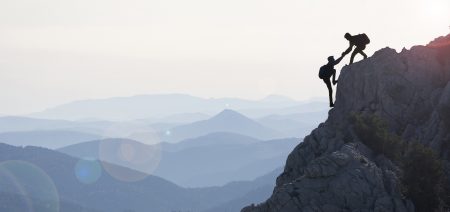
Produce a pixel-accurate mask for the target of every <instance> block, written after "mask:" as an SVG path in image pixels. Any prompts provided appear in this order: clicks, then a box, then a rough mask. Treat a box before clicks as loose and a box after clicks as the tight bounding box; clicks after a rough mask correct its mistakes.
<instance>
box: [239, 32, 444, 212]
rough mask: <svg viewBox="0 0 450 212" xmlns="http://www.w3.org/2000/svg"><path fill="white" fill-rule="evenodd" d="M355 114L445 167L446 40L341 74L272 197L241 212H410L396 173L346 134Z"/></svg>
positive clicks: (386, 52) (385, 55)
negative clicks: (418, 146) (370, 117)
mask: <svg viewBox="0 0 450 212" xmlns="http://www.w3.org/2000/svg"><path fill="white" fill-rule="evenodd" d="M354 112H358V113H363V114H364V113H367V114H375V115H378V116H380V117H381V118H383V119H384V120H386V121H387V123H388V126H389V129H390V130H391V131H392V132H395V133H396V134H397V135H401V136H402V138H403V139H405V140H406V141H408V140H417V141H419V142H421V143H422V144H424V145H427V146H429V147H432V148H434V149H435V150H436V151H437V152H438V153H439V154H440V157H441V159H443V160H444V161H445V166H446V167H449V163H448V160H449V152H450V151H449V146H450V144H449V143H450V35H449V36H447V37H441V38H439V39H436V40H435V41H433V42H431V43H430V44H429V45H428V46H415V47H413V48H411V50H403V51H402V52H400V53H397V52H396V51H395V50H393V49H389V48H385V49H382V50H380V51H378V52H376V53H375V54H374V55H373V56H372V57H370V58H368V59H366V60H364V61H361V62H358V63H355V64H353V65H350V66H346V67H344V68H343V70H342V71H341V74H340V77H339V84H338V87H337V94H336V103H335V107H334V108H333V109H332V110H331V111H330V112H329V117H328V119H327V121H326V122H324V123H322V124H320V125H319V127H318V128H317V129H315V130H313V131H312V132H311V134H310V135H308V136H306V137H305V139H304V141H303V142H302V143H300V144H299V145H298V146H297V147H296V148H295V149H294V150H293V151H292V153H291V154H290V155H289V157H288V159H287V161H286V166H285V170H284V172H283V173H282V174H281V175H280V176H279V177H278V178H277V184H276V187H275V189H274V192H273V194H272V196H271V197H270V198H269V199H268V200H267V201H266V202H264V203H262V204H259V205H251V206H248V207H246V208H244V209H242V212H271V211H276V212H291V211H292V212H294V211H323V212H329V211H383V212H385V211H414V206H413V204H412V202H411V201H409V200H407V199H405V197H404V196H403V194H402V192H401V189H400V181H399V168H398V167H397V166H396V165H394V164H393V163H392V162H391V161H390V160H389V159H387V158H385V157H383V156H375V155H374V154H373V152H372V151H371V150H370V149H369V148H368V147H366V146H365V145H364V144H363V143H362V142H361V141H359V140H358V138H357V136H355V135H354V133H353V132H352V130H350V128H351V127H350V124H349V121H348V117H349V116H350V114H352V113H354ZM449 169H450V168H449ZM449 169H447V170H449ZM447 174H448V173H447Z"/></svg>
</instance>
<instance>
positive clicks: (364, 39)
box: [355, 33, 370, 46]
mask: <svg viewBox="0 0 450 212" xmlns="http://www.w3.org/2000/svg"><path fill="white" fill-rule="evenodd" d="M355 37H356V40H357V42H358V43H357V44H358V45H361V46H365V45H367V44H369V43H370V39H369V37H368V36H367V35H366V33H363V34H359V35H356V36H355Z"/></svg>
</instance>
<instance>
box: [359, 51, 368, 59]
mask: <svg viewBox="0 0 450 212" xmlns="http://www.w3.org/2000/svg"><path fill="white" fill-rule="evenodd" d="M360 53H361V54H362V56H363V57H364V59H367V55H366V53H364V52H363V51H361V52H360Z"/></svg>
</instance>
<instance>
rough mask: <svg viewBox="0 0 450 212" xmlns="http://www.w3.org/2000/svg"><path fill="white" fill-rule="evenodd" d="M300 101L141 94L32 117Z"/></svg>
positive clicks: (150, 113)
mask: <svg viewBox="0 0 450 212" xmlns="http://www.w3.org/2000/svg"><path fill="white" fill-rule="evenodd" d="M269 100H270V101H269ZM297 104H300V102H297V101H295V100H292V99H289V98H286V97H282V98H281V97H277V98H269V99H266V100H261V101H258V100H257V101H250V100H242V99H237V98H219V99H204V98H199V97H193V96H189V95H184V94H166V95H140V96H132V97H116V98H110V99H93V100H83V101H77V102H72V103H68V104H65V105H61V106H57V107H54V108H50V109H47V110H45V111H43V112H39V113H35V114H32V116H33V117H38V118H51V119H67V120H80V119H86V118H98V119H104V120H111V119H112V120H132V119H142V118H154V117H164V116H170V115H173V114H183V113H205V114H215V113H218V112H220V111H222V110H223V109H225V108H228V107H229V108H233V109H235V110H239V109H251V108H252V109H260V108H284V107H290V106H295V105H297Z"/></svg>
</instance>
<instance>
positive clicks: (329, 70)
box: [319, 52, 346, 107]
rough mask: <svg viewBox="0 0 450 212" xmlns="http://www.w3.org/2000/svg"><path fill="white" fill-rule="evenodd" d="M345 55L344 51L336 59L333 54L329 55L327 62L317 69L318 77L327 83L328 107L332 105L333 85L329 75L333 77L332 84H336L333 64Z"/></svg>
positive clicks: (337, 62)
mask: <svg viewBox="0 0 450 212" xmlns="http://www.w3.org/2000/svg"><path fill="white" fill-rule="evenodd" d="M345 55H346V54H345V52H343V53H342V55H341V57H340V58H338V59H337V60H335V59H334V57H333V56H329V57H328V63H327V64H326V65H324V66H322V67H320V70H319V78H320V79H322V80H323V82H324V83H325V84H326V85H327V88H328V96H329V99H330V107H334V103H333V87H332V86H331V77H333V85H336V83H337V82H338V81H337V80H336V69H334V66H335V65H337V64H339V63H340V62H341V60H342V59H343V58H344V56H345Z"/></svg>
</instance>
